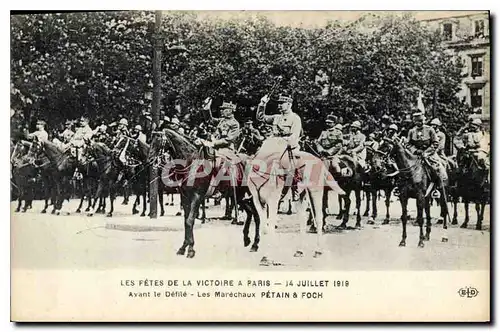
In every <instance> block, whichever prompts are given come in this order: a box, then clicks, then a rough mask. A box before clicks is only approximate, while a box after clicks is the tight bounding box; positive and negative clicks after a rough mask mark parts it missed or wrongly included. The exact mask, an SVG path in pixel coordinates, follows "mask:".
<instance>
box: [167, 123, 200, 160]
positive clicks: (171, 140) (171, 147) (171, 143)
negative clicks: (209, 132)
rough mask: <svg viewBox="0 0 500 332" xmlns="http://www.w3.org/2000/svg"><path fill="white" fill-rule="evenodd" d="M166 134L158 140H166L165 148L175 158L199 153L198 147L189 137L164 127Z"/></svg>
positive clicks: (188, 156)
mask: <svg viewBox="0 0 500 332" xmlns="http://www.w3.org/2000/svg"><path fill="white" fill-rule="evenodd" d="M163 133H164V135H163V136H162V137H161V138H157V140H158V139H159V140H162V139H164V140H165V148H166V150H167V151H168V152H169V153H170V155H171V156H172V157H173V158H174V159H185V160H187V159H190V158H192V157H193V156H195V155H196V154H197V153H198V151H199V150H198V148H197V147H196V145H195V144H193V143H192V142H190V140H189V138H188V137H186V136H184V135H182V134H179V133H178V132H176V131H174V130H172V129H164V130H163Z"/></svg>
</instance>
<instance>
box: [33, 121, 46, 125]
mask: <svg viewBox="0 0 500 332" xmlns="http://www.w3.org/2000/svg"><path fill="white" fill-rule="evenodd" d="M36 124H37V125H42V126H45V125H47V123H46V122H45V121H43V120H38V121H37V122H36Z"/></svg>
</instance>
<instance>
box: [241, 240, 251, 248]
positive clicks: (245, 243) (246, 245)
mask: <svg viewBox="0 0 500 332" xmlns="http://www.w3.org/2000/svg"><path fill="white" fill-rule="evenodd" d="M250 243H252V241H250V239H249V238H244V239H243V246H245V247H248V246H249V245H250Z"/></svg>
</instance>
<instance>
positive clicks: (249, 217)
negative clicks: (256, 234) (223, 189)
mask: <svg viewBox="0 0 500 332" xmlns="http://www.w3.org/2000/svg"><path fill="white" fill-rule="evenodd" d="M240 206H241V207H242V208H243V210H244V211H245V212H246V214H247V218H246V219H245V225H244V226H243V246H245V247H248V246H249V245H250V243H252V241H251V240H250V237H249V236H248V233H249V231H250V223H251V222H252V211H251V209H250V207H249V203H248V202H246V201H242V202H241V203H240Z"/></svg>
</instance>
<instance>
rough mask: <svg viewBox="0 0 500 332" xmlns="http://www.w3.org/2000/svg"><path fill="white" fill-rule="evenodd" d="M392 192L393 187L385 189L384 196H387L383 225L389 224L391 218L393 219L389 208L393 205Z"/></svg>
mask: <svg viewBox="0 0 500 332" xmlns="http://www.w3.org/2000/svg"><path fill="white" fill-rule="evenodd" d="M391 193H392V188H390V189H385V190H384V196H385V219H384V222H382V225H387V224H389V222H390V219H391V214H390V212H389V208H390V206H391Z"/></svg>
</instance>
